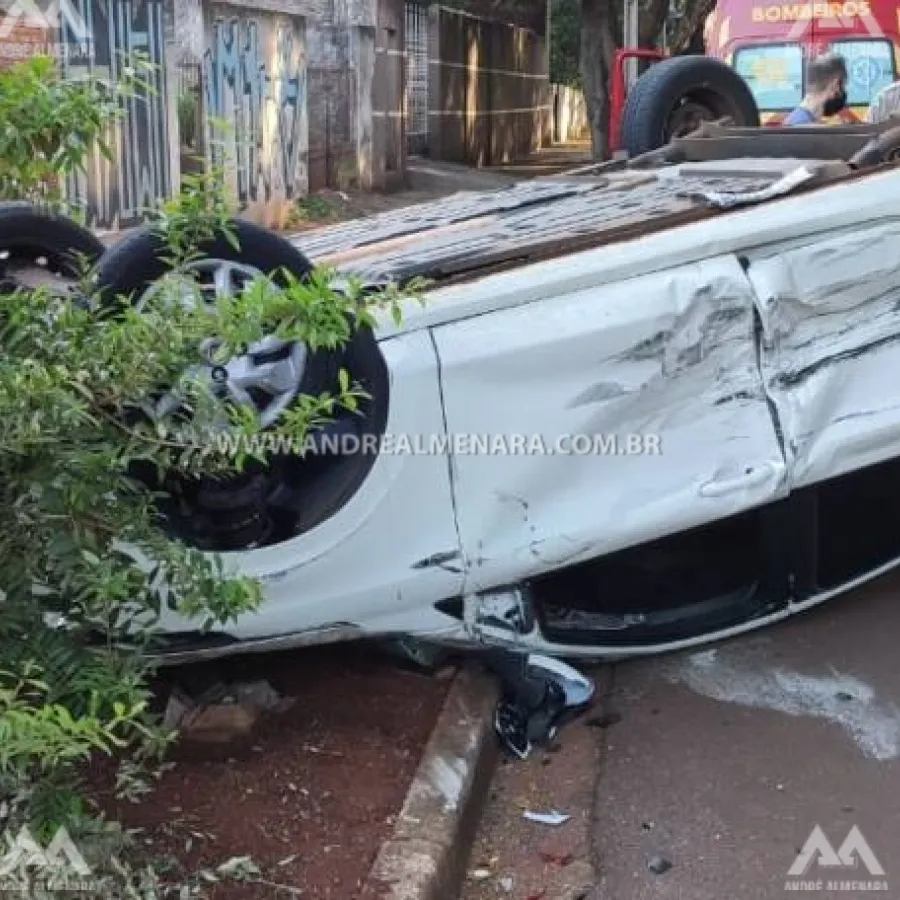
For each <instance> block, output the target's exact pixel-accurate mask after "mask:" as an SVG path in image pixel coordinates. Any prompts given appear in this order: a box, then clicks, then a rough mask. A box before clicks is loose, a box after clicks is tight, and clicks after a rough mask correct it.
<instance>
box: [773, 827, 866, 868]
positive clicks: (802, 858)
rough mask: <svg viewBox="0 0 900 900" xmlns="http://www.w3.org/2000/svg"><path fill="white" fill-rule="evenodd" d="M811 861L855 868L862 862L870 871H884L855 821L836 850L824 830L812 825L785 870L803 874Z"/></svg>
mask: <svg viewBox="0 0 900 900" xmlns="http://www.w3.org/2000/svg"><path fill="white" fill-rule="evenodd" d="M814 863H815V864H817V865H819V866H821V867H822V868H823V869H856V868H857V867H858V866H859V864H860V863H862V864H863V865H864V866H865V867H866V869H868V872H869V874H870V875H884V869H883V868H882V867H881V863H879V862H878V859H877V858H876V856H875V854H874V853H873V852H872V848H871V847H870V846H869V844H868V842H867V841H866V839H865V838H864V837H863V834H862V832H861V831H860V830H859V828H857V827H856V825H854V826H853V827H852V828H851V829H850V833H849V834H848V835H847V837H846V838H845V839H844V843H843V844H841V845H840V847H838V848H837V850H835V849H834V847H832V846H831V842H830V841H829V840H828V838H827V837H826V836H825V832H824V831H822V829H821V828H820V827H819V826H818V825H816V827H815V828H813V830H812V834H810V836H809V837H808V838H807V840H806V843H805V844H804V845H803V849H802V850H801V851H800V855H799V856H798V857H797V859H795V860H794V864H793V865H792V866H791V868H790V869H789V870H788V875H794V876H800V875H806V874H808V872H809V870H810V868H811V867H812V866H813V864H814Z"/></svg>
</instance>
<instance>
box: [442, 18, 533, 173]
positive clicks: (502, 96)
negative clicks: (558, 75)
mask: <svg viewBox="0 0 900 900" xmlns="http://www.w3.org/2000/svg"><path fill="white" fill-rule="evenodd" d="M428 61H429V70H428V93H429V103H428V106H429V109H428V154H429V156H431V157H434V158H437V159H445V160H450V161H455V162H461V163H468V164H470V165H475V166H485V165H498V164H500V163H506V162H511V161H513V160H515V159H521V158H523V157H525V156H528V155H529V154H530V153H533V152H535V151H537V150H538V149H540V147H541V145H542V143H545V142H546V141H547V139H548V138H549V131H550V110H551V106H550V81H549V73H548V70H547V53H546V43H545V39H544V36H543V35H542V34H540V33H538V32H536V31H535V30H533V29H531V28H526V27H523V26H521V25H516V24H512V23H507V22H499V21H492V20H489V19H485V18H481V17H478V16H474V15H472V14H470V13H467V12H462V11H459V10H451V9H447V8H445V7H440V6H432V7H431V8H430V9H429V45H428Z"/></svg>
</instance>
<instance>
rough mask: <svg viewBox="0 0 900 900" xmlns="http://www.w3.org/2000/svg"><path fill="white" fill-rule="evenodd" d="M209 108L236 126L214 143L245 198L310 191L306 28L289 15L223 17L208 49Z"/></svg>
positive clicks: (244, 200)
mask: <svg viewBox="0 0 900 900" xmlns="http://www.w3.org/2000/svg"><path fill="white" fill-rule="evenodd" d="M204 69H205V71H204V76H205V77H204V79H203V81H204V85H205V91H206V107H207V110H208V113H209V115H210V116H212V117H215V118H217V119H221V120H224V121H225V122H227V123H228V133H227V135H226V137H225V138H224V139H217V140H213V141H211V142H210V146H211V155H212V157H213V160H214V162H215V163H217V164H219V165H222V164H230V165H232V166H233V167H234V170H235V176H236V182H237V184H236V189H237V196H238V199H239V200H240V201H241V202H242V203H249V202H268V201H269V200H271V199H273V198H274V197H279V196H280V197H284V198H286V199H291V198H293V197H295V196H297V195H298V194H299V193H302V192H303V191H304V190H305V179H306V150H307V147H306V144H307V136H306V125H305V120H304V116H305V113H306V65H305V60H304V54H303V38H302V32H301V31H300V30H299V27H298V26H294V25H291V24H288V23H286V22H285V21H284V20H283V19H280V18H279V19H272V20H269V21H264V22H263V23H260V22H258V21H256V20H253V19H241V18H231V19H228V20H224V19H219V20H217V21H216V22H214V24H213V29H212V42H211V46H209V47H208V48H207V50H206V53H205V54H204Z"/></svg>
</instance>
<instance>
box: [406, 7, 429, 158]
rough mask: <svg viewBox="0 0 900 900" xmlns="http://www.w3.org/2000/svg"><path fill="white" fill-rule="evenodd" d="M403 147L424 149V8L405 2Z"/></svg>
mask: <svg viewBox="0 0 900 900" xmlns="http://www.w3.org/2000/svg"><path fill="white" fill-rule="evenodd" d="M406 60H407V66H408V69H407V76H406V84H407V101H406V147H407V152H408V153H416V154H419V153H424V152H425V151H426V150H427V149H428V7H427V6H425V5H422V4H419V3H415V2H407V4H406Z"/></svg>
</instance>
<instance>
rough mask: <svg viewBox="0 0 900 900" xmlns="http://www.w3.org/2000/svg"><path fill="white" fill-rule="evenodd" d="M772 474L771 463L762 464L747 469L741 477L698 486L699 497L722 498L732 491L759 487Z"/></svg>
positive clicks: (715, 479) (773, 469)
mask: <svg viewBox="0 0 900 900" xmlns="http://www.w3.org/2000/svg"><path fill="white" fill-rule="evenodd" d="M774 472H775V468H774V467H773V465H772V464H771V463H763V464H762V465H761V466H756V467H755V468H752V469H748V470H747V471H746V472H744V473H743V474H742V475H736V476H735V477H734V478H721V479H718V478H714V479H713V480H712V481H707V482H705V483H703V484H701V485H700V496H701V497H722V496H724V495H725V494H731V493H733V492H734V491H741V490H744V489H746V488H754V487H759V485H761V484H764V483H765V482H766V481H768V480H769V479H770V478H771V477H772V475H773V474H774Z"/></svg>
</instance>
